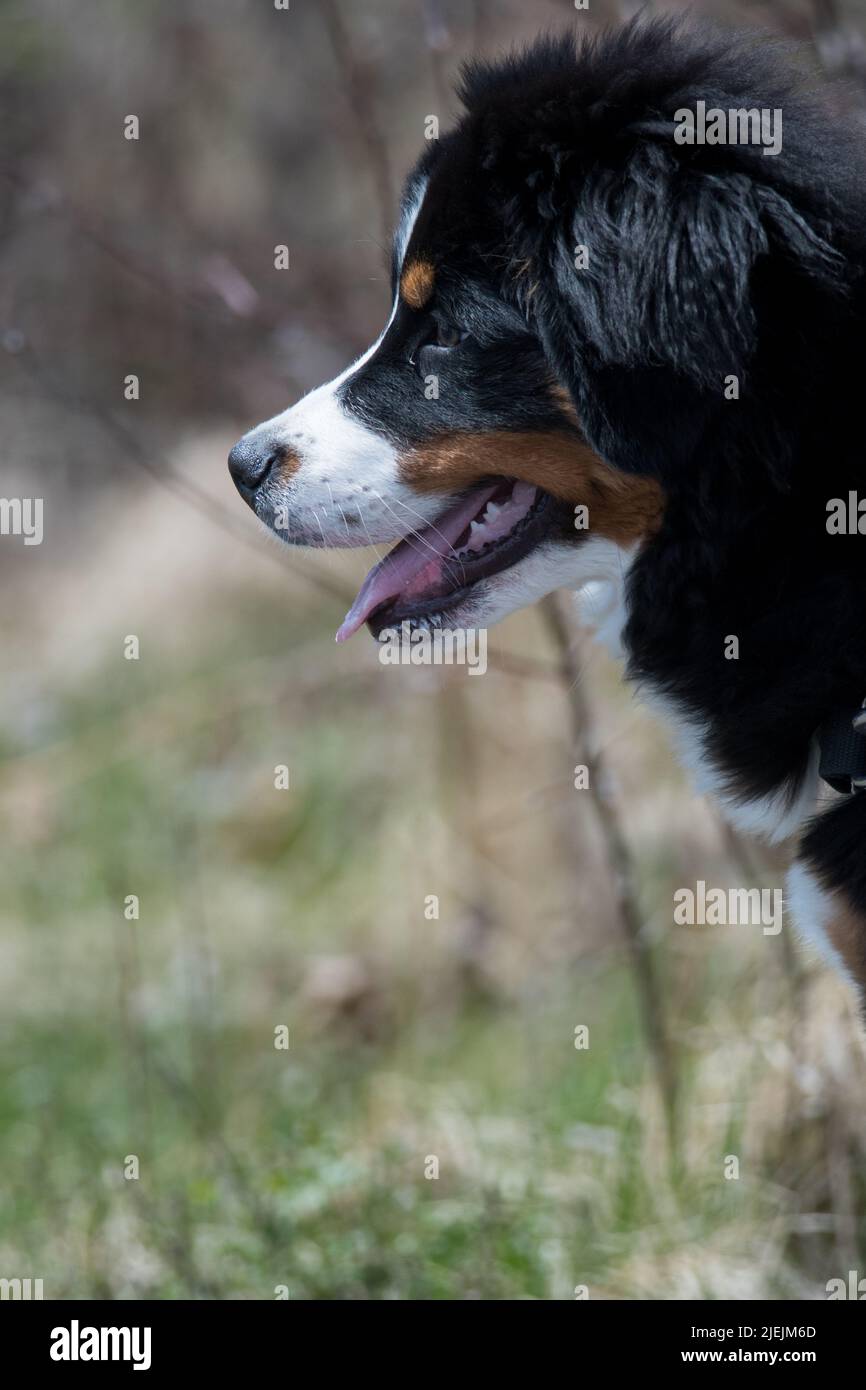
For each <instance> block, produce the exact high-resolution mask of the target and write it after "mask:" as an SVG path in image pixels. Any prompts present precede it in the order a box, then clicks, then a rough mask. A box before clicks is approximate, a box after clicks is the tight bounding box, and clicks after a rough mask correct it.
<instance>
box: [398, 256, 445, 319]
mask: <svg viewBox="0 0 866 1390" xmlns="http://www.w3.org/2000/svg"><path fill="white" fill-rule="evenodd" d="M435 283H436V271H435V270H434V269H433V266H432V265H431V264H430V262H429V261H410V262H409V264H408V265H407V266H406V267H405V269H404V271H403V274H402V275H401V276H400V294H401V297H402V298H403V300H404V301H405V303H406V304H408V305H409V308H410V309H423V308H424V305H425V304H426V303H427V302H428V300H429V299H430V296H431V294H432V293H433V286H434V284H435Z"/></svg>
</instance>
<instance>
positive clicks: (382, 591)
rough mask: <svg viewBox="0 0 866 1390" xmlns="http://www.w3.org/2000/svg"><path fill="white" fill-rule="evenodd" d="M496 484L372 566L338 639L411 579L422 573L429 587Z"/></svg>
mask: <svg viewBox="0 0 866 1390" xmlns="http://www.w3.org/2000/svg"><path fill="white" fill-rule="evenodd" d="M499 486H500V484H499V483H491V484H490V485H489V486H488V487H484V488H479V489H478V490H477V491H475V492H473V493H471V494H470V495H469V496H468V497H467V498H465V499H464V500H463V501H462V502H458V503H457V505H456V506H455V507H452V508H451V510H450V511H448V512H445V514H444V515H443V516H440V517H439V518H438V520H437V521H436V524H435V525H434V526H423V527H421V528H420V529H419V530H418V531H417V532H416V533H415V534H414V535H412V536H409V537H407V539H406V540H405V541H401V542H400V544H399V545H396V546H395V547H394V549H393V550H392V551H391V552H390V554H388V555H386V556H385V558H384V559H383V560H380V561H379V563H378V565H374V566H373V568H372V569H371V570H370V573H369V574H368V575H367V578H366V579H365V580H364V582H363V584H362V585H361V588H360V589H359V591H358V597H357V598H356V599H355V602H354V603H353V604H352V607H351V608H350V609H349V611H348V613H347V614H346V616H345V618H344V619H343V621H342V623H341V625H340V629H339V631H338V633H337V641H338V642H345V641H346V638H347V637H351V636H352V633H353V632H357V631H358V628H359V627H362V626H363V624H364V623H365V622H366V621H367V619H368V618H369V616H370V614H371V613H372V612H373V610H374V609H376V608H378V607H379V605H380V604H382V603H386V602H387V601H388V599H394V598H397V597H398V596H399V595H400V594H404V593H406V591H407V590H409V591H411V590H412V589H413V587H415V585H413V581H417V580H418V578H419V576H421V575H422V574H423V576H424V584H423V585H422V586H420V587H422V588H423V587H429V585H430V584H432V583H433V582H435V579H436V578H437V576H438V575H439V574H441V571H442V563H441V562H442V559H443V557H444V556H445V555H447V554H448V552H449V550H451V549H452V548H453V546H454V542H455V541H456V540H458V538H459V537H460V536H461V535H462V534H463V532H464V531H465V530H466V527H467V526H468V525H469V523H470V521H472V519H473V518H474V517H476V516H477V515H478V513H479V512H481V511H483V509H484V507H485V506H486V505H487V503H488V501H489V500H490V498H491V497H492V496H493V494H494V492H496V490H497V488H498V487H499ZM428 570H429V571H430V573H429V576H428V574H427V571H428Z"/></svg>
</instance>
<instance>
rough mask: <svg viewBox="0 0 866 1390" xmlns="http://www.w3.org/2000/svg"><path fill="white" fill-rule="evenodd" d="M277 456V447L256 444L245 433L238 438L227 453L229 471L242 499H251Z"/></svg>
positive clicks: (247, 500) (249, 500) (248, 500)
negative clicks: (241, 437)
mask: <svg viewBox="0 0 866 1390" xmlns="http://www.w3.org/2000/svg"><path fill="white" fill-rule="evenodd" d="M279 456H280V455H279V449H276V448H272V447H271V446H270V445H268V444H264V445H263V444H257V443H255V442H254V441H253V440H251V439H249V438H248V436H247V435H244V437H243V439H239V440H238V442H237V444H236V445H235V447H234V448H233V449H232V451H231V453H230V454H229V472H230V473H231V475H232V478H233V479H234V484H235V487H236V488H237V490H238V492H239V493H240V494H241V497H243V499H244V501H246V502H251V501H252V499H253V496H254V494H255V492H256V490H257V489H258V488H260V487H261V485H262V483H263V482H264V481H265V479H266V478H267V476H268V474H269V473H270V471H271V469H272V468H273V466H274V464H275V463H276V462H277V460H278V459H279Z"/></svg>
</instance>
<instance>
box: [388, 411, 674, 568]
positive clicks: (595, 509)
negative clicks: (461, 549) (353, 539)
mask: <svg viewBox="0 0 866 1390" xmlns="http://www.w3.org/2000/svg"><path fill="white" fill-rule="evenodd" d="M501 474H504V475H505V476H506V477H509V478H517V479H519V480H520V481H521V482H524V483H534V484H535V486H536V487H540V488H543V489H544V491H545V492H549V493H551V494H552V496H554V497H557V498H559V499H560V501H563V502H569V503H571V504H572V505H573V506H574V505H577V504H583V505H585V506H587V507H588V508H589V532H590V534H593V535H598V536H604V537H605V538H606V539H608V540H612V541H616V542H618V543H619V544H620V545H628V544H631V543H632V542H634V541H639V540H642V539H649V538H650V537H651V536H653V535H655V533H656V531H657V530H658V529H659V527H660V526H661V523H662V517H663V515H664V504H665V498H664V493H663V492H662V489H661V487H660V486H659V484H658V483H657V482H656V481H655V479H653V478H642V477H638V476H637V475H636V474H634V473H621V472H620V471H619V469H618V468H612V467H611V466H610V464H607V463H605V462H604V460H603V459H600V458H599V457H598V455H597V454H596V453H594V452H593V450H592V449H591V448H590V447H589V445H588V444H586V443H584V441H583V440H581V439H578V438H577V437H576V436H575V435H574V434H569V433H567V432H566V431H565V430H545V431H531V432H530V431H520V432H518V431H512V430H489V431H486V432H484V433H482V434H468V433H466V434H462V433H461V434H447V435H441V436H440V437H439V438H438V439H434V440H431V441H430V442H429V443H428V444H422V445H419V446H418V447H417V448H415V449H413V450H412V451H411V452H410V453H408V454H406V455H405V456H404V457H403V459H402V460H401V462H400V478H401V481H402V482H405V483H408V485H409V486H410V487H413V488H414V489H415V491H416V492H419V493H454V492H461V491H462V490H463V489H464V488H467V487H471V486H472V485H473V484H474V483H477V482H479V481H480V480H481V479H482V478H489V477H496V476H497V475H501Z"/></svg>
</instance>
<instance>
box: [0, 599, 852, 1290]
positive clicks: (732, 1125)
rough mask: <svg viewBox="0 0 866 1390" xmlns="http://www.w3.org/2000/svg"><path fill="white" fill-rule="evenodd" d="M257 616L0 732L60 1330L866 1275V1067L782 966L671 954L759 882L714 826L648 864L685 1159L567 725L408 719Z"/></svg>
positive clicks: (21, 1235) (31, 1245)
mask: <svg viewBox="0 0 866 1390" xmlns="http://www.w3.org/2000/svg"><path fill="white" fill-rule="evenodd" d="M256 613H257V621H256V623H255V624H254V625H253V624H251V623H250V621H249V615H248V611H247V609H246V607H245V604H244V601H243V600H241V601H240V602H239V603H238V604H237V605H236V606H235V608H234V609H232V608H231V607H228V608H227V607H226V606H225V605H224V604H221V605H220V607H219V614H220V618H219V624H218V625H216V624H215V625H214V627H213V628H212V629H205V630H203V631H202V632H201V635H200V636H198V637H196V638H194V639H191V640H190V641H189V642H188V643H186V644H185V645H182V646H180V647H175V648H174V649H172V650H168V649H166V650H160V649H159V648H157V650H156V652H155V653H154V652H153V651H151V654H150V656H149V659H148V661H146V662H144V661H143V662H142V663H140V664H138V665H137V664H135V663H124V662H122V661H120V660H119V659H118V658H117V657H116V655H114V654H113V650H109V649H108V646H107V645H106V648H105V650H104V652H103V656H102V659H101V660H99V661H96V662H95V663H93V664H92V665H91V667H90V668H89V670H88V672H87V673H86V674H85V675H83V676H79V677H78V678H76V679H75V680H70V681H69V682H68V685H67V686H64V685H63V683H62V682H59V683H58V684H57V685H56V687H55V688H54V689H53V690H52V692H51V698H52V703H51V711H50V718H48V719H47V720H46V721H45V722H44V724H43V726H42V728H41V732H40V733H39V735H38V736H37V737H33V736H32V734H31V735H29V736H28V738H27V739H21V740H19V742H18V743H17V744H16V742H15V738H14V737H12V736H10V735H9V734H8V733H7V735H6V739H5V743H4V755H5V761H4V763H3V765H2V771H0V791H2V792H3V794H4V797H5V801H4V804H5V805H6V806H7V807H8V806H10V805H11V806H13V807H15V808H17V811H16V814H14V815H13V816H11V817H10V820H9V824H10V833H9V835H8V836H7V837H6V839H5V841H4V843H3V845H2V848H0V876H2V881H3V885H4V893H3V907H2V913H3V939H4V942H5V945H4V948H3V949H4V953H5V966H6V968H5V969H4V971H3V984H2V986H0V987H2V991H3V994H2V1012H0V1017H2V1022H0V1133H2V1152H3V1173H4V1183H3V1187H4V1199H3V1202H2V1206H0V1272H2V1273H3V1274H4V1275H6V1276H7V1277H13V1276H14V1275H16V1274H18V1275H20V1276H22V1277H23V1276H26V1275H30V1276H31V1277H41V1278H43V1280H44V1283H45V1291H46V1296H49V1297H58V1298H82V1297H83V1298H89V1297H93V1298H99V1297H109V1298H126V1297H134V1296H142V1295H143V1296H147V1297H155V1298H182V1297H220V1298H273V1297H274V1296H275V1290H276V1289H277V1288H278V1287H279V1286H283V1285H284V1286H286V1287H287V1288H288V1290H289V1293H290V1296H291V1297H293V1298H399V1299H427V1298H446V1299H465V1298H485V1299H512V1298H544V1299H548V1298H555V1299H565V1298H573V1297H574V1290H575V1287H576V1286H578V1285H586V1286H588V1288H589V1291H590V1296H591V1297H594V1298H597V1297H611V1296H613V1297H629V1298H653V1297H655V1298H671V1297H674V1298H675V1297H686V1296H698V1297H707V1298H713V1297H728V1296H733V1297H743V1298H750V1297H769V1296H773V1295H775V1294H781V1295H782V1296H798V1297H799V1296H811V1297H820V1296H822V1293H823V1289H824V1285H825V1283H826V1280H827V1279H828V1278H830V1277H834V1276H836V1275H838V1274H840V1273H841V1274H844V1273H845V1271H846V1270H847V1268H848V1267H849V1265H850V1267H858V1266H857V1265H856V1264H854V1263H851V1262H854V1261H858V1260H859V1261H863V1262H864V1264H866V1249H864V1228H863V1216H862V1213H863V1201H864V1193H863V1190H862V1188H863V1171H864V1168H863V1158H864V1154H866V1138H864V1134H863V1127H862V1125H861V1124H860V1121H859V1119H858V1115H859V1110H860V1107H859V1106H858V1105H854V1104H853V1103H852V1096H854V1095H855V1094H856V1089H857V1086H858V1085H859V1084H860V1079H861V1078H860V1067H861V1054H860V1053H859V1051H858V1045H857V1042H856V1035H855V1033H854V1030H853V1028H850V1029H849V1024H847V1023H846V1022H845V1021H844V1019H843V1018H842V1017H841V1015H840V1012H839V997H840V996H839V995H838V994H837V993H835V992H834V991H835V990H836V988H837V987H836V986H835V985H834V984H833V983H832V982H829V981H826V980H825V979H824V978H823V977H820V976H818V977H815V976H809V977H807V978H805V979H801V982H800V984H801V993H800V995H799V996H797V995H796V991H794V992H793V993H792V988H793V984H794V983H796V981H795V980H793V979H789V978H787V977H786V976H785V975H784V974H782V973H781V972H780V969H779V959H780V958H779V956H778V954H776V953H775V948H771V947H768V946H767V944H766V943H765V942H763V941H760V940H759V941H757V942H756V941H754V940H750V941H749V942H748V943H744V942H743V941H734V940H733V939H732V938H724V937H713V938H710V939H707V938H703V939H702V938H700V937H699V936H696V935H694V934H689V933H688V932H683V931H681V932H679V933H676V932H675V931H674V930H673V928H672V927H670V926H668V925H667V923H666V920H665V911H664V907H663V905H664V903H665V902H669V901H670V893H671V886H672V885H673V884H675V883H677V882H682V881H684V874H685V873H686V868H687V866H686V863H685V860H684V855H686V854H687V853H691V854H693V853H695V852H696V849H697V850H698V851H699V852H700V854H701V855H702V856H703V857H702V858H700V864H701V866H702V867H703V865H704V863H705V862H708V863H709V866H710V870H713V869H715V871H716V872H717V873H719V874H722V873H724V872H728V873H730V864H729V863H727V864H726V861H725V858H724V854H725V851H724V849H723V848H720V845H719V843H718V841H717V839H715V840H714V839H713V837H712V835H711V833H710V830H709V829H708V828H707V827H708V825H709V824H710V822H707V823H706V824H705V825H704V826H703V827H702V828H700V830H699V831H698V830H693V827H692V824H691V822H692V820H693V817H694V811H693V809H691V808H690V803H689V802H688V800H687V797H686V793H685V792H684V791H683V792H682V793H681V796H682V811H678V812H677V814H678V815H679V816H680V820H679V822H678V826H677V828H676V832H675V833H672V831H671V829H670V827H668V826H666V825H662V826H661V833H660V834H658V835H657V834H656V831H655V829H654V822H655V821H656V819H659V820H663V819H664V817H663V814H662V813H661V812H660V813H659V816H658V817H655V816H653V815H651V816H649V817H648V818H647V819H646V820H645V821H644V822H643V823H642V825H643V828H641V824H638V822H637V821H634V822H632V823H630V824H629V825H628V827H627V829H628V837H629V840H630V843H631V845H632V848H633V851H634V854H635V863H636V866H637V872H638V875H639V885H638V886H639V890H640V895H641V901H642V902H643V903H644V905H645V907H646V912H647V921H648V923H652V922H655V923H656V925H655V926H653V927H652V935H653V946H652V955H653V959H654V962H655V965H656V968H657V971H658V973H659V976H660V979H661V980H662V986H663V1000H664V1002H663V1009H664V1013H665V1018H664V1023H665V1027H666V1030H667V1032H668V1034H669V1036H670V1038H671V1042H672V1047H673V1050H674V1054H675V1058H676V1063H677V1072H678V1079H679V1093H680V1100H679V1137H678V1142H677V1152H676V1154H675V1155H672V1154H671V1153H670V1151H669V1148H668V1145H667V1142H666V1139H665V1126H664V1122H663V1118H662V1115H661V1111H660V1105H659V1100H658V1092H657V1087H656V1083H655V1076H654V1070H653V1065H652V1061H651V1055H650V1052H649V1049H648V1045H647V1041H646V1038H645V1036H644V1031H643V1027H642V1023H641V1019H640V1016H639V1012H638V1009H637V1005H636V996H635V990H634V981H633V979H632V977H631V975H630V972H629V969H628V967H627V964H626V960H625V957H624V955H623V952H622V951H621V950H620V948H619V944H618V937H617V933H616V927H615V923H614V924H613V925H611V924H610V921H609V920H608V919H609V917H610V905H609V902H608V901H607V900H606V897H605V894H606V887H605V883H606V880H605V875H604V869H603V863H602V862H600V861H599V859H598V846H597V845H596V847H595V848H594V849H593V848H592V844H591V840H592V836H591V835H590V834H589V831H588V829H587V825H586V823H585V821H580V822H579V825H580V826H581V827H582V829H581V836H580V840H579V844H578V845H577V848H575V841H574V839H573V838H572V839H569V837H568V834H567V833H566V831H567V830H568V827H569V825H570V822H571V818H572V817H574V816H575V814H576V807H575V803H574V802H573V800H570V799H568V797H569V794H568V790H567V779H563V773H562V768H563V766H565V767H566V769H567V768H568V767H569V766H570V765H571V762H572V761H573V758H572V754H571V751H570V749H569V748H568V746H567V743H566V742H565V735H564V733H562V732H561V730H562V729H564V728H565V720H564V716H563V711H562V709H561V705H560V702H561V699H562V696H561V693H559V692H557V691H556V690H555V688H552V687H549V686H547V685H544V686H538V685H536V684H533V685H532V686H531V687H528V686H527V683H523V682H519V681H515V680H513V679H509V678H506V677H504V676H501V675H497V674H490V675H488V676H487V677H485V678H484V680H483V681H480V682H477V683H473V682H472V681H467V680H466V679H464V683H463V685H462V686H460V685H459V684H458V683H459V681H460V679H461V676H460V673H455V674H452V676H451V677H450V678H449V681H448V683H447V685H446V687H445V688H444V689H443V690H440V691H439V692H438V693H437V692H436V691H433V690H431V689H429V688H428V687H426V686H425V685H424V684H423V682H417V681H416V682H415V684H412V683H411V680H409V681H408V682H407V683H406V685H405V686H399V687H398V685H397V683H396V682H395V681H394V680H393V678H392V676H391V675H390V674H389V675H388V676H387V678H383V675H382V671H381V668H376V667H375V666H374V665H372V664H371V663H370V660H369V654H368V653H365V652H364V651H362V650H361V648H360V647H359V648H358V649H356V651H355V652H354V653H353V654H352V655H351V657H346V656H342V657H341V662H340V665H339V666H337V665H336V664H334V665H333V667H332V665H331V663H336V657H335V656H334V655H333V650H332V648H331V647H330V646H329V645H328V643H327V640H326V637H325V635H324V633H325V631H326V628H325V626H324V622H325V619H326V618H327V617H329V616H330V615H329V614H327V615H325V619H317V620H310V621H309V622H306V621H305V620H304V619H303V618H301V619H299V622H298V624H297V627H296V629H295V630H294V632H293V641H292V645H291V646H290V648H289V649H288V650H287V649H286V648H285V646H284V645H282V638H281V642H280V643H276V642H275V641H274V640H273V636H272V634H273V633H274V632H278V631H280V625H281V624H282V623H283V622H284V612H283V600H282V598H281V599H280V602H279V603H278V602H277V600H276V599H274V600H271V601H270V602H269V601H264V602H262V601H261V600H260V601H259V602H258V603H257V604H256ZM302 638H303V641H302ZM299 653H302V654H303V655H299ZM311 653H312V655H311ZM607 679H608V678H607V677H606V676H605V677H604V678H603V680H602V684H601V685H600V686H599V687H598V688H599V689H600V690H602V689H604V681H606V680H607ZM611 689H612V690H614V694H613V695H612V696H611V698H613V699H614V700H619V701H621V704H620V713H622V711H625V710H626V709H627V706H626V705H625V703H624V702H622V697H621V696H620V695H619V694H617V693H616V692H615V689H614V687H611ZM492 710H495V721H494V720H493V719H492V716H491V711H492ZM455 721H457V723H459V724H461V726H462V727H460V728H458V727H457V723H455ZM12 724H13V727H14V721H12ZM514 730H517V731H520V737H521V738H522V739H523V741H524V742H523V746H522V747H521V748H520V754H519V756H518V757H512V756H510V755H509V754H508V753H507V752H506V753H505V754H503V751H502V740H503V739H504V740H506V741H508V740H510V741H511V743H512V745H513V742H514V732H513V731H514ZM653 737H655V735H654V734H652V735H649V736H648V734H647V731H646V729H638V730H637V731H634V732H633V733H632V734H630V735H629V738H630V739H632V740H637V743H635V742H632V743H631V744H630V745H629V747H628V748H627V750H626V751H628V752H629V754H631V751H632V750H633V749H634V748H635V747H643V746H646V747H648V748H649V749H650V750H651V749H652V738H653ZM648 740H649V741H648ZM455 746H459V748H460V749H463V750H465V749H466V748H467V747H472V748H474V750H475V751H474V753H473V755H472V756H473V759H474V760H475V762H474V766H469V765H468V764H466V763H464V762H462V761H461V756H455V753H454V747H455ZM655 756H656V755H655V754H654V753H653V752H652V751H650V752H648V753H647V757H648V758H654V757H655ZM282 762H285V763H287V764H288V765H289V766H290V769H291V788H290V790H289V791H288V792H285V793H284V792H279V791H276V790H275V789H274V785H273V769H274V766H275V765H276V764H277V763H282ZM563 788H564V789H565V790H563ZM538 789H541V793H539V791H538ZM661 794H663V795H665V796H670V794H671V792H670V787H668V786H664V787H662V788H661V791H660V786H659V783H658V782H657V780H656V778H655V776H653V777H650V778H648V779H647V781H646V786H645V790H644V792H643V795H644V796H646V797H647V798H652V797H654V796H658V795H661ZM677 795H679V793H676V792H674V799H675V800H676V796H677ZM539 796H540V799H539ZM676 804H679V803H676ZM506 813H507V814H506ZM512 819H513V820H514V821H515V824H514V825H512V824H511V820H512ZM647 827H649V828H647ZM690 833H694V834H696V835H697V834H698V833H700V834H701V835H703V836H704V837H705V842H701V843H700V844H698V845H697V846H695V845H693V846H692V847H691V849H687V848H684V845H685V840H686V838H687V836H688V835H689V834H690ZM678 837H679V838H678ZM684 837H685V838H684ZM584 839H586V844H585V845H584V843H583V841H584ZM584 854H585V855H586V858H585V860H584V859H583V856H584ZM573 855H577V856H578V859H579V860H580V862H577V863H575V862H572V856H573ZM581 892H583V893H584V896H583V897H581V896H580V894H581ZM431 893H436V894H438V895H439V898H440V915H439V918H438V919H437V920H433V921H429V920H427V919H426V918H425V916H424V911H423V905H424V902H425V899H426V897H427V895H429V894H431ZM128 894H137V895H138V896H139V898H140V903H141V914H140V918H139V920H137V921H128V920H126V919H125V917H124V912H123V904H124V900H125V898H126V896H127V895H128ZM659 904H662V908H661V909H660V908H659ZM479 914H481V916H480V915H479ZM483 914H486V916H483ZM482 916H483V920H484V922H485V923H486V925H485V927H484V930H482V931H479V930H478V922H479V921H480V920H482ZM659 920H661V927H662V929H659V927H658V922H659ZM605 923H606V925H605ZM771 950H773V952H774V953H773V954H772V955H771V954H770V951H771ZM798 997H799V999H800V1004H799V1005H798V1006H797V1007H799V1008H800V1012H799V1013H798V1012H797V1011H796V1008H795V1005H796V1000H797V998H798ZM578 1024H586V1025H587V1026H588V1027H589V1030H590V1047H589V1049H588V1050H586V1051H578V1050H576V1049H575V1047H574V1044H573V1038H574V1029H575V1027H576V1026H577V1025H578ZM280 1025H286V1026H288V1028H289V1030H290V1040H291V1045H290V1048H289V1050H288V1051H282V1050H277V1049H276V1048H275V1047H274V1030H275V1028H277V1027H279V1026H280ZM846 1029H849V1031H846ZM728 1154H736V1155H738V1156H739V1158H740V1161H741V1175H740V1178H739V1179H738V1180H736V1181H727V1180H726V1179H725V1178H724V1174H723V1166H724V1161H725V1156H726V1155H728ZM129 1155H135V1156H136V1157H137V1159H138V1162H139V1177H138V1178H137V1179H132V1180H129V1179H126V1178H125V1177H124V1164H125V1162H126V1160H127V1156H129ZM431 1156H435V1158H436V1159H438V1164H439V1175H438V1177H437V1178H433V1179H430V1178H428V1177H426V1176H425V1165H427V1164H428V1162H429V1159H430V1157H431Z"/></svg>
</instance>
